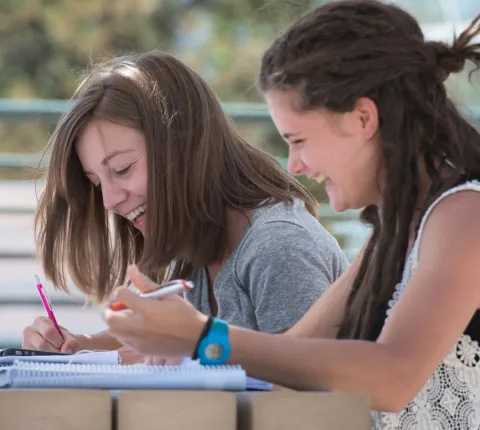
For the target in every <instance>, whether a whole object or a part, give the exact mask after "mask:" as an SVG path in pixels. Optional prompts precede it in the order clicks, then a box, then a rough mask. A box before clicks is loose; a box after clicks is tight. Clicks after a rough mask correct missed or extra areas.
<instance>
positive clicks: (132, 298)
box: [115, 287, 148, 314]
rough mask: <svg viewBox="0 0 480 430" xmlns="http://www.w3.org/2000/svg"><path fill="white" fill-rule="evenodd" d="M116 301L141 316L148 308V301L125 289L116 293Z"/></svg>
mask: <svg viewBox="0 0 480 430" xmlns="http://www.w3.org/2000/svg"><path fill="white" fill-rule="evenodd" d="M115 300H117V301H119V302H122V303H124V304H125V306H127V308H129V309H131V310H132V311H134V312H139V313H140V314H141V313H143V312H144V311H145V307H146V306H148V304H147V303H146V302H147V301H148V299H144V298H142V297H140V296H139V295H138V294H136V293H134V292H132V291H130V290H129V289H128V288H124V287H121V288H119V289H118V290H117V291H115Z"/></svg>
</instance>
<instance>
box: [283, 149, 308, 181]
mask: <svg viewBox="0 0 480 430" xmlns="http://www.w3.org/2000/svg"><path fill="white" fill-rule="evenodd" d="M305 168H306V166H305V164H304V163H303V161H302V160H301V159H300V157H299V156H298V155H297V154H295V153H293V151H291V150H290V152H289V154H288V163H287V169H288V173H290V174H291V175H293V176H299V175H301V174H302V173H304V172H305Z"/></svg>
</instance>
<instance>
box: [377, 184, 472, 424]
mask: <svg viewBox="0 0 480 430" xmlns="http://www.w3.org/2000/svg"><path fill="white" fill-rule="evenodd" d="M463 190H472V191H478V192H480V181H469V182H465V183H464V184H461V185H458V186H456V187H454V188H451V189H450V190H448V191H446V192H445V193H444V194H442V195H441V196H440V197H439V198H438V199H437V200H436V201H435V202H434V203H433V204H432V205H431V206H430V207H429V209H428V210H427V212H426V213H425V215H424V217H423V218H422V221H421V224H420V228H419V230H418V235H417V238H416V240H415V242H414V244H413V247H412V250H411V252H410V254H409V256H408V258H407V260H406V262H405V268H404V271H403V276H402V280H401V282H400V283H399V284H397V286H396V287H395V291H394V294H393V297H392V299H391V300H390V301H389V303H388V310H387V318H388V316H389V315H390V313H391V310H392V308H393V306H394V305H395V303H396V302H397V300H398V298H399V297H400V296H401V294H402V292H403V290H404V288H405V286H406V284H407V282H408V281H409V279H410V278H411V276H412V275H413V273H414V272H415V269H416V267H417V263H418V249H419V244H420V240H421V237H422V232H423V228H424V225H425V222H426V220H427V218H428V216H429V215H430V213H431V212H432V210H433V209H434V208H435V206H436V205H437V204H438V203H439V202H440V201H441V200H443V199H444V198H446V197H447V196H449V195H451V194H453V193H457V192H459V191H463ZM479 222H480V220H479ZM479 240H480V238H479ZM479 281H480V280H479ZM479 283H480V282H479ZM472 325H473V326H474V328H475V329H472ZM479 341H480V312H479V311H478V310H477V312H476V313H475V315H474V317H473V318H472V320H471V322H470V324H469V326H468V327H467V329H465V331H464V332H463V334H462V335H461V336H460V337H459V339H458V341H457V343H456V344H455V345H454V347H453V348H452V349H451V350H450V352H449V353H448V355H447V356H446V357H445V359H444V360H443V362H442V363H441V364H440V365H439V366H438V367H437V369H436V370H435V372H434V373H433V375H432V376H431V377H430V379H429V380H428V381H427V383H426V384H425V385H424V386H423V388H422V389H421V390H420V392H419V393H418V394H417V395H416V397H415V398H414V399H413V400H412V401H411V402H410V403H409V404H408V405H407V407H406V408H405V409H403V410H402V411H401V412H399V413H384V412H372V428H373V429H375V430H380V429H382V430H394V429H395V430H397V429H398V430H473V429H475V430H478V429H480V347H479Z"/></svg>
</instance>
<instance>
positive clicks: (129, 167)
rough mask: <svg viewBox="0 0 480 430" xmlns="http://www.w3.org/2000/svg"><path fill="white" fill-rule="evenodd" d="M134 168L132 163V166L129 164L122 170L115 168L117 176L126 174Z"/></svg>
mask: <svg viewBox="0 0 480 430" xmlns="http://www.w3.org/2000/svg"><path fill="white" fill-rule="evenodd" d="M131 168H132V164H130V166H127V167H125V168H124V169H122V170H114V173H115V175H117V176H124V175H126V174H127V173H128V172H130V169H131Z"/></svg>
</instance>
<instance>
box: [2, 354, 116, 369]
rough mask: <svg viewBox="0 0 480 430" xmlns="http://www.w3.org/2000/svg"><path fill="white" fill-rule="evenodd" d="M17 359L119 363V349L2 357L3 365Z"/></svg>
mask: <svg viewBox="0 0 480 430" xmlns="http://www.w3.org/2000/svg"><path fill="white" fill-rule="evenodd" d="M15 361H27V362H37V363H72V364H118V353H117V351H92V352H81V353H77V354H72V355H27V356H20V357H17V356H14V355H10V356H6V357H0V366H1V365H12V364H13V363H14V362H15Z"/></svg>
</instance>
